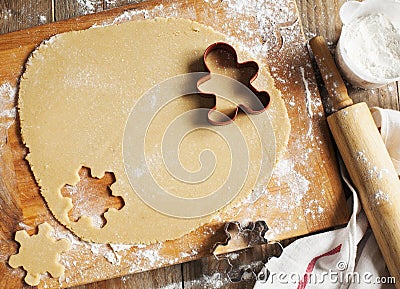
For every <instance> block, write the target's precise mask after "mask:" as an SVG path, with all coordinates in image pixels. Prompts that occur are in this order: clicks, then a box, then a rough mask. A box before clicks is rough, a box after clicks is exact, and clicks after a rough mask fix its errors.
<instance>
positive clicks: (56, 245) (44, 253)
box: [8, 223, 71, 286]
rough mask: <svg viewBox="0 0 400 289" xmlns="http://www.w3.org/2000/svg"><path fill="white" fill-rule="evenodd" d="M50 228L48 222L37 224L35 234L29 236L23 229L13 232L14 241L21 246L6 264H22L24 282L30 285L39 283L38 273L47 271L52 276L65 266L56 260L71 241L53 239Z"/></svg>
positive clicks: (15, 265) (62, 270)
mask: <svg viewBox="0 0 400 289" xmlns="http://www.w3.org/2000/svg"><path fill="white" fill-rule="evenodd" d="M52 230H53V228H52V227H51V226H50V225H49V224H48V223H43V224H40V225H39V231H38V234H37V235H33V236H29V235H28V233H27V232H26V231H24V230H21V231H18V232H17V233H16V234H15V241H17V242H18V243H20V245H21V247H20V249H19V252H18V253H17V254H15V255H12V256H11V257H10V259H9V261H8V264H9V265H10V266H11V267H13V268H17V267H19V266H22V267H23V268H24V269H25V271H26V272H27V274H26V276H25V282H26V283H27V284H29V285H31V286H37V285H39V282H40V274H44V273H46V272H49V273H50V274H51V276H52V277H53V278H58V277H60V276H61V275H62V274H64V270H65V267H64V266H63V265H61V264H60V263H59V262H58V261H59V258H60V254H61V253H62V252H66V251H68V250H69V249H70V248H71V242H70V241H69V240H68V239H60V240H55V239H54V238H53V237H51V235H50V234H51V231H52ZM44 244H46V245H45V246H44Z"/></svg>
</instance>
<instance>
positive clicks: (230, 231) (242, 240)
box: [212, 220, 268, 283]
mask: <svg viewBox="0 0 400 289" xmlns="http://www.w3.org/2000/svg"><path fill="white" fill-rule="evenodd" d="M224 230H225V235H226V239H225V240H224V241H223V242H219V243H217V244H215V245H214V247H213V249H212V253H213V254H214V256H215V258H216V259H217V260H222V261H225V262H226V265H227V270H226V272H225V273H226V275H227V278H228V280H229V281H230V282H233V283H236V282H240V281H242V280H245V279H248V278H249V277H250V278H253V279H254V278H256V277H257V274H256V272H255V270H254V269H255V268H253V267H254V266H252V265H251V264H247V265H246V264H242V262H241V261H240V260H239V259H240V258H237V257H234V258H233V259H232V258H231V255H232V254H236V256H237V254H240V253H234V252H239V251H240V252H244V251H243V250H244V249H248V248H250V247H254V246H256V245H262V244H266V243H267V240H266V239H265V238H264V235H265V233H266V232H267V230H268V226H267V224H266V223H265V221H261V220H260V221H256V222H250V223H249V224H247V225H246V226H242V225H241V224H240V223H239V222H229V223H226V224H225V228H224ZM258 269H259V270H261V269H262V268H261V267H260V268H258ZM257 271H258V270H257Z"/></svg>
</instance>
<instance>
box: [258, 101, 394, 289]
mask: <svg viewBox="0 0 400 289" xmlns="http://www.w3.org/2000/svg"><path fill="white" fill-rule="evenodd" d="M371 112H372V113H373V117H374V120H375V122H376V124H377V126H378V127H379V128H380V131H381V134H382V138H383V140H384V143H385V144H386V146H387V149H388V151H389V154H390V156H391V158H392V160H393V162H394V165H395V167H396V170H397V172H398V173H400V112H399V111H394V110H387V109H381V108H373V109H371ZM342 167H343V165H341V168H342ZM342 176H343V178H344V181H345V182H346V184H347V185H348V186H349V188H350V190H351V191H352V193H353V196H352V198H351V199H350V200H349V202H350V203H352V204H353V205H352V207H353V208H352V209H353V214H352V216H351V218H350V221H349V223H348V224H347V226H346V227H345V228H341V229H336V230H332V231H329V232H325V233H320V234H315V235H311V236H309V237H304V238H301V239H298V240H296V241H295V242H293V243H292V244H290V245H289V246H287V247H286V248H285V249H284V250H283V252H282V254H281V256H280V257H279V258H271V259H270V260H269V261H268V263H267V264H266V265H265V267H264V269H263V270H262V271H261V272H260V274H259V276H258V280H257V282H256V284H255V287H254V289H267V288H274V289H280V288H293V289H312V288H324V289H330V288H332V289H334V288H335V289H336V288H338V289H339V288H340V289H342V288H349V289H361V288H369V289H372V288H374V289H378V288H379V289H383V288H384V289H387V288H395V287H394V282H395V280H394V279H393V277H390V275H389V273H388V271H387V268H386V265H385V262H384V260H383V257H382V254H381V252H380V251H379V249H378V245H377V243H376V240H375V237H374V235H373V234H372V233H371V231H370V229H369V225H368V220H367V218H366V216H365V214H364V212H363V211H362V209H361V205H360V203H359V200H358V197H357V193H356V191H355V190H354V188H353V187H352V186H351V185H350V183H349V181H348V179H347V176H346V174H345V172H343V171H342ZM397 281H398V282H400V280H397Z"/></svg>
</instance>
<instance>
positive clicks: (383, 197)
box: [374, 191, 390, 205]
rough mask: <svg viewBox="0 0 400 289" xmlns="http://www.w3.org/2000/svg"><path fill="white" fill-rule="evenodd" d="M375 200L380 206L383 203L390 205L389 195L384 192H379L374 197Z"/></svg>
mask: <svg viewBox="0 0 400 289" xmlns="http://www.w3.org/2000/svg"><path fill="white" fill-rule="evenodd" d="M374 198H375V203H376V204H377V205H380V204H382V203H390V198H389V195H388V194H386V193H384V192H382V191H377V192H376V193H375V195H374Z"/></svg>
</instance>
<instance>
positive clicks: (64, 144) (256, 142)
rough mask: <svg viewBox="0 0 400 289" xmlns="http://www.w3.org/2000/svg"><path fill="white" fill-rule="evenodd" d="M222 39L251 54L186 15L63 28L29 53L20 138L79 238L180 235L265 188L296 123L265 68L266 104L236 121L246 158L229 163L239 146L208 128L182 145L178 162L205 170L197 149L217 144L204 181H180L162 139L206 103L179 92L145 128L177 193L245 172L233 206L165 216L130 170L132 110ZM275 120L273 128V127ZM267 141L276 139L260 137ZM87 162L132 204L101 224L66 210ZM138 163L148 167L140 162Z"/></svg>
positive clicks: (150, 148)
mask: <svg viewBox="0 0 400 289" xmlns="http://www.w3.org/2000/svg"><path fill="white" fill-rule="evenodd" d="M217 41H225V42H227V43H230V44H231V45H233V46H234V47H235V48H236V49H237V51H238V54H239V55H238V56H239V61H242V62H243V61H246V60H250V59H251V58H250V57H249V56H248V55H246V54H245V53H244V52H243V51H242V50H241V49H240V45H238V43H231V41H229V39H228V37H226V36H225V35H223V34H220V33H218V32H216V31H214V30H212V29H211V28H209V27H206V26H204V25H201V24H199V23H196V22H193V21H190V20H185V19H155V20H143V21H132V22H127V23H123V24H118V25H112V26H106V27H97V28H92V29H88V30H84V31H74V32H68V33H63V34H59V35H56V36H54V37H52V38H51V39H50V40H49V41H46V42H44V43H43V44H41V45H40V46H39V47H38V48H37V49H36V50H35V51H34V52H33V53H32V55H31V57H30V58H29V60H28V62H27V64H26V70H25V73H24V74H23V76H22V78H21V81H20V89H19V100H18V106H19V113H20V119H21V132H22V137H23V141H24V143H25V144H26V146H27V147H28V148H29V154H28V156H27V160H28V161H29V164H30V166H31V168H32V171H33V174H34V176H35V179H36V181H37V182H38V184H39V186H40V189H41V190H40V192H41V194H42V195H43V197H44V198H45V200H46V202H47V203H48V206H49V208H50V210H51V211H52V213H53V214H54V216H55V217H56V218H57V219H58V220H59V221H60V222H61V223H62V224H64V225H66V226H67V227H68V228H69V229H71V230H72V231H73V232H74V233H75V234H76V235H78V236H79V237H81V238H82V239H84V240H87V241H93V242H98V243H127V244H134V243H150V242H155V241H163V240H168V239H176V238H178V237H181V236H183V235H184V234H187V233H189V232H190V231H192V230H194V229H195V228H197V227H199V226H200V225H202V224H205V223H207V222H210V221H212V220H213V219H215V218H216V216H218V218H219V220H220V219H222V220H224V219H226V220H232V218H234V216H231V215H230V212H231V210H230V208H232V207H234V206H238V205H240V202H241V201H242V200H243V199H245V198H246V197H248V196H249V194H251V193H252V190H253V189H255V188H257V187H260V186H261V187H266V186H267V184H268V181H269V178H270V175H271V172H272V169H273V166H274V164H275V157H276V156H278V157H279V155H281V154H282V152H283V151H284V149H285V146H286V144H287V141H288V136H289V131H290V123H289V119H288V116H287V112H286V109H285V106H284V102H283V100H282V99H281V96H280V92H279V91H278V90H277V89H276V88H275V87H274V84H273V79H272V77H271V76H270V74H269V72H268V69H267V67H264V66H261V68H260V73H259V76H258V78H257V79H256V81H254V83H253V85H254V86H255V87H256V88H257V89H258V90H266V91H268V92H269V94H270V95H271V104H270V107H269V109H268V110H267V111H266V112H264V113H262V114H260V115H254V116H246V115H241V116H240V117H238V118H237V119H236V120H235V125H236V126H237V127H238V128H239V129H240V131H241V133H242V134H243V138H244V139H245V140H246V143H247V146H248V158H249V159H248V161H249V163H248V164H243V165H241V166H240V167H237V166H236V167H233V168H231V167H230V165H231V164H232V159H233V158H235V157H236V156H234V155H232V153H230V152H229V145H232V144H224V141H225V140H224V137H221V136H220V134H219V133H215V132H212V131H211V130H212V128H211V130H210V129H199V130H194V131H191V132H190V133H189V134H187V135H186V136H185V138H184V139H183V140H182V141H181V142H180V144H179V154H178V156H179V162H180V164H182V166H183V167H184V168H185V169H186V170H188V171H191V172H196V170H198V169H199V168H200V167H201V165H200V163H199V159H198V155H199V154H200V153H201V152H202V151H203V150H204V149H210V150H212V151H213V153H214V156H215V157H216V159H217V164H216V166H215V168H214V169H213V170H212V173H211V175H210V177H209V178H207V179H206V181H205V182H201V183H199V184H196V183H182V182H178V181H176V179H174V178H172V177H171V175H170V172H169V171H168V170H167V169H165V168H164V167H163V165H164V163H163V159H162V158H160V155H161V153H160V150H161V149H160V147H161V146H160V142H161V141H162V136H163V134H164V132H165V130H166V129H167V126H168V124H169V123H171V122H173V121H174V120H175V119H176V118H178V117H179V116H180V115H181V114H183V113H184V112H185V111H188V110H191V109H194V108H196V107H198V106H199V98H198V96H193V97H182V98H177V99H175V100H174V101H172V102H170V103H168V104H166V105H165V106H164V107H163V109H162V110H160V111H158V112H157V114H156V115H155V116H154V118H153V120H152V123H151V125H150V126H149V127H148V131H147V136H146V143H145V146H144V153H145V155H146V156H147V157H148V158H147V159H146V163H145V164H143V165H144V166H147V167H148V169H149V171H150V172H151V174H152V176H154V177H155V178H157V183H158V184H159V185H160V186H163V187H165V188H166V189H168V190H169V193H170V194H173V195H175V196H178V197H186V198H199V197H203V196H206V195H207V194H208V193H209V192H210V190H211V192H212V191H214V190H216V189H218V188H219V187H221V186H222V183H223V181H224V179H226V178H227V177H226V176H227V175H228V174H230V173H233V174H235V173H236V171H240V170H247V178H246V180H245V182H244V183H243V186H242V187H241V190H240V192H238V195H237V196H236V197H235V199H234V200H233V201H232V202H230V203H229V204H228V205H227V206H225V207H224V208H223V209H221V210H219V211H217V212H214V213H213V214H210V215H207V216H203V217H198V218H177V217H174V216H170V215H168V214H164V213H162V212H159V211H157V210H155V209H153V208H151V207H149V206H148V205H147V204H146V203H144V202H143V201H142V199H141V198H140V196H138V194H137V193H136V192H135V191H134V190H133V189H132V186H131V185H130V182H129V179H128V176H127V173H126V171H125V167H124V160H123V153H122V142H123V136H124V130H125V127H126V123H127V119H128V117H129V115H130V112H131V111H132V109H133V108H134V107H135V105H136V104H137V103H138V102H139V100H140V99H141V97H142V96H143V95H144V94H145V93H146V91H148V90H149V89H151V88H152V87H154V85H156V84H158V83H160V82H163V81H165V80H166V79H169V78H171V77H174V76H177V75H181V74H184V73H188V72H195V71H204V65H203V63H202V55H203V53H204V50H205V49H206V48H207V47H208V46H209V45H210V44H212V43H214V42H217ZM258 63H259V64H262V63H261V62H260V61H258ZM148 101H149V102H150V103H151V101H154V99H153V100H152V99H149V100H148ZM252 119H258V121H260V119H261V122H263V121H264V122H265V127H266V129H265V131H264V130H261V131H257V130H256V129H254V128H253V122H252ZM139 121H140V118H139ZM271 123H272V127H273V129H267V128H268V126H270V125H271ZM260 134H261V135H262V137H260ZM261 139H266V140H270V143H267V144H263V143H262V141H261ZM275 139H276V145H275ZM133 147H134V146H133ZM244 153H245V152H244ZM263 159H264V161H265V159H267V163H268V167H267V168H266V169H263V167H262V164H261V163H262V161H263ZM82 166H85V167H88V168H90V169H91V173H92V175H93V176H94V177H99V178H101V177H102V176H103V175H104V173H105V172H113V173H114V175H115V178H116V182H115V183H113V185H112V186H111V190H112V193H113V195H115V196H121V197H122V198H123V200H124V203H125V205H124V207H122V208H121V209H120V210H115V209H109V210H108V212H106V213H105V214H104V216H105V218H106V221H107V222H106V224H105V226H104V227H101V228H100V227H96V226H95V225H94V224H93V222H92V219H91V217H89V216H82V217H81V218H80V219H79V220H78V221H76V222H74V221H72V220H70V218H69V217H68V211H69V210H71V208H72V206H73V204H72V201H71V199H70V198H68V197H64V196H63V195H62V194H61V193H60V190H61V188H62V187H63V186H65V185H66V184H69V185H75V184H76V183H77V182H78V181H79V175H78V172H79V170H80V168H81V167H82ZM132 169H133V170H137V171H136V173H137V174H140V173H141V171H140V168H132ZM207 181H208V183H207Z"/></svg>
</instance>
